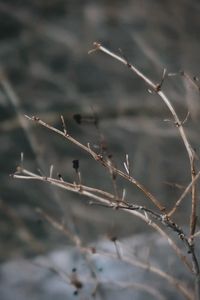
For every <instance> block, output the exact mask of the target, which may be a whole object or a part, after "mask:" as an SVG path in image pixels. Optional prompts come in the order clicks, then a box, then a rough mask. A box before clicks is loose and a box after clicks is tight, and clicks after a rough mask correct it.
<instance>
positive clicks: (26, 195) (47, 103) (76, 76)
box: [0, 0, 200, 261]
mask: <svg viewBox="0 0 200 300" xmlns="http://www.w3.org/2000/svg"><path fill="white" fill-rule="evenodd" d="M199 16H200V5H199V1H195V0H193V1H186V0H178V1H170V0H168V1H153V0H151V1H150V0H146V1H145V0H143V1H130V0H129V1H128V0H127V1H123V2H122V1H111V0H110V1H89V0H85V1H70V0H68V1H67V0H65V1H64V0H56V1H54V0H51V1H44V0H43V1H39V0H38V1H37V0H35V1H0V68H1V75H0V76H1V78H2V83H1V87H0V145H1V147H0V176H1V177H0V180H1V190H0V197H1V202H0V214H1V218H0V242H1V247H0V259H1V261H4V260H8V259H9V258H14V257H24V256H25V257H26V256H35V255H36V254H40V253H43V252H46V251H47V250H50V249H52V248H59V247H61V246H62V245H63V244H68V243H69V241H68V240H67V239H66V238H63V236H62V234H60V233H59V232H57V231H55V230H54V229H52V227H51V226H50V225H49V224H47V223H46V222H45V221H43V220H41V218H40V217H39V216H38V214H37V213H36V212H35V208H36V207H41V208H43V209H44V210H45V211H46V212H47V213H49V214H50V215H52V216H53V217H55V218H56V219H57V220H59V221H63V222H65V224H66V226H68V227H70V228H71V229H72V230H75V232H76V233H78V234H79V235H80V237H81V239H83V240H84V241H85V242H87V241H92V240H96V239H98V238H99V237H101V236H105V235H108V234H109V235H113V234H114V235H117V236H118V237H119V238H121V237H123V236H128V235H132V234H134V233H135V232H137V233H138V232H141V231H146V230H149V229H148V227H147V226H146V225H144V224H143V223H141V222H140V221H138V220H137V219H133V218H132V217H129V216H127V215H126V214H124V213H121V212H119V211H109V210H108V209H105V208H102V207H98V206H89V205H88V200H87V199H85V198H82V197H78V196H76V195H73V194H72V193H68V192H63V191H60V190H58V189H56V188H53V189H52V188H51V187H49V186H48V185H46V184H44V183H39V182H29V181H28V182H27V181H26V182H22V181H19V180H13V179H11V178H9V174H11V173H13V172H14V171H15V168H16V166H17V165H18V164H19V162H20V153H21V152H24V157H25V160H24V164H25V167H26V168H28V169H30V170H33V171H35V172H37V170H38V169H40V170H41V172H42V174H48V173H49V168H50V165H51V164H53V165H54V169H55V171H54V174H55V176H56V174H57V173H61V174H62V176H63V178H65V179H66V180H69V181H72V182H73V181H74V180H75V178H76V176H75V174H74V170H73V168H72V160H73V159H80V170H81V175H82V180H83V182H84V183H85V184H88V185H90V186H93V187H95V186H96V187H99V188H102V189H106V190H108V191H113V188H112V181H111V180H110V176H109V174H108V172H107V171H105V170H104V168H103V167H101V166H100V165H98V164H97V163H96V162H93V161H92V160H91V159H90V158H88V156H87V154H85V153H83V152H82V151H81V150H80V149H78V148H77V147H76V146H74V145H71V144H70V143H68V142H66V141H64V140H62V138H60V137H58V136H56V135H55V134H53V133H51V132H50V131H48V130H46V129H44V128H41V127H39V126H35V125H34V124H32V123H30V122H28V121H27V120H25V118H24V114H28V115H37V116H39V117H40V118H42V119H43V120H45V121H46V122H48V123H50V124H52V125H54V126H56V127H58V128H61V122H60V115H61V114H62V115H64V117H65V120H66V123H67V126H68V129H69V132H70V133H71V134H72V136H74V137H75V138H77V139H78V140H80V141H82V142H83V143H87V142H90V144H91V145H92V146H95V145H98V143H99V138H100V137H99V132H98V131H97V130H96V128H95V126H93V125H92V124H85V123H84V124H82V125H79V124H77V123H76V122H75V121H74V118H73V115H74V114H77V113H78V114H79V113H81V114H83V116H93V114H94V113H95V114H96V115H97V116H98V118H99V128H100V132H101V134H102V135H103V136H104V138H105V140H106V143H107V145H108V151H109V153H111V154H112V155H113V160H114V162H115V163H116V165H117V166H118V167H119V168H121V169H123V161H124V158H125V154H126V153H128V154H129V158H130V162H131V166H132V172H133V174H134V176H135V177H136V178H137V179H138V180H140V181H141V182H142V183H144V184H145V185H146V186H147V187H148V188H149V190H150V191H151V192H152V193H154V194H155V195H156V196H157V197H158V198H159V199H161V202H162V203H163V204H165V205H166V206H167V207H168V208H170V207H172V206H173V203H175V200H176V199H177V198H178V196H179V195H180V194H181V193H182V190H181V189H177V188H174V187H172V186H170V185H169V184H167V182H170V183H178V184H180V185H182V186H183V187H184V186H186V185H187V184H188V183H189V181H190V174H189V165H188V159H187V155H186V151H185V149H184V147H183V144H182V141H181V139H180V137H179V135H178V133H177V129H176V128H175V127H174V125H173V123H172V122H164V119H169V118H171V116H170V114H169V112H168V110H167V108H166V107H165V105H164V104H163V103H162V102H161V100H160V99H159V98H158V97H157V96H156V95H151V94H149V93H148V91H147V87H146V85H145V84H144V83H143V82H142V81H141V80H140V79H138V78H137V77H136V76H135V75H134V74H132V73H130V72H129V71H128V70H127V69H126V68H125V67H124V66H122V65H120V64H119V63H118V62H116V61H114V60H112V59H111V58H109V57H107V56H106V55H103V54H101V53H95V54H92V55H88V53H87V52H88V50H90V49H91V48H92V43H93V42H94V41H101V42H102V43H103V44H105V46H107V47H109V48H110V49H112V50H114V51H116V52H118V49H119V48H121V49H122V50H123V53H124V54H125V55H126V57H127V58H128V59H129V61H131V62H132V63H134V64H135V65H136V66H137V67H138V68H139V69H140V70H142V71H143V72H144V73H145V74H146V75H148V76H149V77H150V78H151V79H152V80H154V82H159V81H160V79H161V76H162V72H163V68H167V70H168V72H172V73H173V72H179V71H180V70H185V71H186V72H187V73H188V74H189V75H190V76H198V75H199V62H200V61H199V53H200V51H199V29H200V24H199ZM163 88H164V90H165V91H166V94H167V95H168V96H169V98H170V99H171V101H172V103H173V105H174V106H175V107H176V109H177V112H178V114H179V116H180V118H181V119H182V120H183V119H184V118H185V116H186V114H187V112H188V110H189V111H190V117H189V119H188V122H187V123H186V124H185V128H186V132H187V134H188V136H189V138H190V141H191V143H192V145H193V146H194V147H195V149H196V151H197V155H198V153H199V115H200V109H199V100H200V99H199V91H198V90H197V89H195V88H194V87H193V86H192V85H191V84H190V83H189V82H188V81H187V80H185V79H184V78H182V77H181V76H177V77H170V78H167V79H166V81H165V82H164V86H163ZM8 91H9V92H10V93H11V92H12V94H11V95H10V94H8ZM117 183H118V189H119V193H122V190H123V188H126V190H127V199H129V201H131V202H133V203H141V204H145V205H148V206H149V207H151V204H149V202H148V201H147V200H146V199H145V197H144V196H143V195H142V194H141V193H140V192H139V191H138V190H137V189H136V188H135V187H133V186H131V185H130V184H127V183H126V182H124V181H123V180H121V179H119V178H117ZM187 200H188V201H187ZM189 212H190V203H189V198H188V199H186V200H185V202H184V204H183V205H182V206H181V209H180V211H179V212H178V213H177V214H176V220H177V221H178V222H179V223H180V224H183V223H184V224H185V223H186V224H188V218H189Z"/></svg>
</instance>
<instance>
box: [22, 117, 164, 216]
mask: <svg viewBox="0 0 200 300" xmlns="http://www.w3.org/2000/svg"><path fill="white" fill-rule="evenodd" d="M25 117H26V118H27V119H29V120H31V121H34V122H36V123H38V124H40V125H42V126H44V127H46V128H48V129H49V130H51V131H54V132H56V133H57V134H59V135H61V136H63V137H64V138H66V139H67V140H68V141H70V142H71V143H73V144H75V145H77V146H78V147H79V148H81V149H82V150H84V151H86V152H87V153H89V154H90V155H91V156H92V157H93V158H94V159H95V160H96V161H97V162H100V163H101V164H102V165H103V166H104V167H106V168H107V169H108V170H112V172H113V173H115V174H118V175H119V176H121V177H123V178H124V179H126V180H128V181H129V182H131V183H132V184H134V185H135V186H137V188H138V189H140V190H141V191H142V192H143V193H144V194H145V196H146V197H147V198H148V199H150V200H151V202H153V203H154V205H155V206H156V207H157V208H158V209H159V210H161V211H165V207H164V206H162V205H161V204H160V202H159V201H158V199H156V197H155V196H154V195H152V194H151V193H150V192H149V191H148V190H147V188H146V187H145V186H144V185H142V184H141V183H140V182H138V181H137V180H136V179H135V178H133V177H132V176H130V175H128V174H126V173H124V172H123V171H121V170H119V169H117V168H116V167H115V166H113V165H110V163H109V162H108V161H107V160H105V159H104V158H103V157H102V155H99V154H97V153H96V152H94V151H93V150H92V149H91V147H89V146H88V145H87V146H85V145H83V144H82V143H80V142H79V141H77V140H76V139H75V138H73V137H72V136H70V135H69V133H66V132H63V131H61V130H59V129H57V128H55V127H53V126H51V125H49V124H47V123H45V122H44V121H42V120H41V119H39V118H38V117H35V116H33V117H29V116H27V115H25Z"/></svg>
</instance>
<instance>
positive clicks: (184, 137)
mask: <svg viewBox="0 0 200 300" xmlns="http://www.w3.org/2000/svg"><path fill="white" fill-rule="evenodd" d="M94 50H96V51H97V50H99V51H102V52H104V53H106V54H108V55H109V56H111V57H113V58H114V59H116V60H118V61H120V62H121V63H123V64H124V65H125V66H127V67H128V68H129V69H130V70H131V71H132V72H133V73H135V74H136V75H137V76H138V77H140V78H141V79H142V80H143V81H144V82H145V83H146V84H147V85H148V86H149V87H150V88H151V89H152V90H153V91H154V92H155V93H157V94H158V95H159V96H160V97H161V99H162V100H163V101H164V103H165V104H166V105H167V107H168V109H169V111H170V112H171V114H172V116H173V118H174V123H175V125H176V127H177V128H178V130H179V132H180V136H181V138H182V140H183V143H184V145H185V148H186V150H187V154H188V157H189V162H190V169H191V177H192V181H193V180H194V177H195V175H196V171H195V164H194V159H195V153H194V150H193V149H192V147H191V145H190V143H189V141H188V138H187V135H186V133H185V130H184V128H183V123H182V122H181V121H180V119H179V117H178V115H177V113H176V111H175V109H174V107H173V105H172V104H171V102H170V100H169V99H168V97H167V96H166V95H165V93H164V92H163V91H162V89H161V88H162V84H163V80H164V78H165V73H166V71H165V72H164V73H163V74H164V75H163V77H162V81H161V83H160V84H155V83H153V81H152V80H150V79H149V78H148V77H147V76H145V75H144V74H143V73H142V72H140V71H139V70H138V69H137V68H136V67H135V66H134V65H132V64H130V62H128V61H127V59H125V58H124V57H121V56H119V55H117V54H115V53H113V52H112V51H110V50H108V49H107V48H105V47H104V46H102V45H101V44H100V43H97V42H95V43H94ZM89 53H91V51H90V52H89ZM196 206H197V195H196V185H195V184H193V186H192V209H191V217H190V234H191V235H193V234H194V232H195V227H196ZM198 273H199V271H198Z"/></svg>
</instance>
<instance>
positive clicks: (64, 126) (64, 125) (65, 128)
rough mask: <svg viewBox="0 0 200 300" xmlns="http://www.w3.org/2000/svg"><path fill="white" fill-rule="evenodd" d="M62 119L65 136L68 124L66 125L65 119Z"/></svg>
mask: <svg viewBox="0 0 200 300" xmlns="http://www.w3.org/2000/svg"><path fill="white" fill-rule="evenodd" d="M60 118H61V121H62V126H63V132H64V135H67V127H66V124H65V120H64V117H63V116H62V115H61V116H60Z"/></svg>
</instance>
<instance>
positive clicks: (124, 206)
mask: <svg viewBox="0 0 200 300" xmlns="http://www.w3.org/2000/svg"><path fill="white" fill-rule="evenodd" d="M96 51H101V52H104V53H105V54H107V55H109V56H111V57H113V58H114V59H116V60H117V61H120V62H121V63H123V64H124V65H125V66H127V67H128V69H130V70H131V71H132V72H133V73H134V74H136V75H137V76H139V77H140V78H141V79H142V80H143V81H144V82H145V83H146V84H147V85H148V87H149V88H150V89H151V90H152V91H153V92H154V93H157V94H158V95H159V96H160V98H161V99H162V100H163V101H164V103H165V105H166V106H167V108H168V109H169V111H170V113H171V115H172V117H173V120H174V124H175V126H176V127H177V129H178V131H179V133H180V137H181V139H182V141H183V144H184V146H185V149H186V152H187V155H188V160H189V163H190V173H191V182H190V183H189V184H188V186H187V187H186V189H185V190H184V191H183V193H182V195H181V197H180V198H179V199H178V200H177V201H176V202H175V204H174V207H173V208H172V209H171V210H170V211H169V212H167V211H166V208H165V207H163V205H161V203H160V201H159V199H157V198H156V197H155V196H154V195H153V194H152V193H151V192H150V191H149V190H148V189H147V188H146V187H145V186H144V185H143V184H142V183H141V182H139V181H138V180H137V179H136V178H135V177H133V176H131V175H130V166H129V160H128V155H126V160H125V162H124V168H125V171H122V170H120V169H118V168H117V167H115V166H114V165H113V164H112V163H111V162H110V160H109V159H108V158H104V157H103V155H102V154H99V153H97V152H95V151H94V150H93V149H91V147H90V144H89V143H88V144H87V145H84V144H82V143H81V142H79V141H78V140H76V139H75V138H74V137H72V136H71V135H70V134H69V133H68V131H67V126H66V124H65V121H64V118H63V116H61V122H62V126H63V130H59V129H57V128H55V127H53V126H51V125H50V124H47V123H45V122H44V121H43V120H41V119H40V118H38V117H36V116H33V117H29V116H26V118H27V119H29V120H30V121H33V122H35V123H37V124H39V125H41V126H43V127H46V128H47V129H49V130H50V131H52V132H55V133H56V134H58V135H60V136H62V137H63V138H64V139H66V140H67V141H69V142H71V143H73V144H74V145H76V146H78V147H79V148H80V149H82V150H83V151H85V152H87V153H88V155H89V156H91V157H92V158H93V159H94V160H95V161H96V162H98V163H99V164H101V165H102V166H103V167H105V168H106V169H107V170H108V171H109V173H112V174H117V175H119V176H121V177H122V178H124V179H125V180H127V181H129V182H130V183H131V184H133V185H134V186H135V187H137V188H138V189H139V190H140V191H141V192H142V193H143V194H144V196H145V197H147V198H148V199H149V200H150V201H151V202H152V203H153V204H154V206H155V209H149V208H147V207H144V206H141V205H138V204H131V203H130V202H129V201H127V200H125V194H124V193H123V196H122V198H120V197H119V196H118V193H116V192H115V193H114V194H112V193H108V192H106V191H104V190H101V189H96V188H92V187H89V186H85V185H83V184H82V183H81V181H80V180H79V182H78V183H70V182H66V181H65V180H63V178H62V177H61V176H60V177H59V179H56V178H53V177H52V168H51V169H50V176H40V175H38V174H35V173H32V172H30V171H29V170H26V169H25V168H24V167H23V163H22V164H21V166H19V167H18V168H17V171H16V172H15V173H14V174H13V177H14V178H18V179H25V180H39V181H43V182H47V183H49V184H51V185H55V186H57V187H60V188H62V189H66V190H68V191H71V192H74V193H78V194H80V195H84V196H87V197H88V198H90V199H91V202H90V203H91V204H95V205H97V204H98V205H103V206H105V207H108V208H112V209H119V210H123V211H126V212H127V213H129V214H132V215H134V216H137V217H139V218H140V219H142V220H143V221H144V222H145V223H146V224H147V225H148V226H151V227H152V228H153V229H154V230H156V231H157V232H159V234H161V235H162V236H163V237H164V238H165V239H166V240H167V241H168V243H169V245H170V246H171V247H172V248H173V250H174V251H175V253H176V255H177V256H178V257H179V258H180V260H181V262H182V263H183V264H184V265H185V266H186V268H187V269H188V271H189V272H191V274H193V276H194V286H195V292H194V294H193V293H192V292H191V291H188V289H187V288H185V286H184V284H183V283H180V282H178V281H177V280H176V279H174V278H173V277H171V276H170V275H168V274H167V273H165V272H163V271H161V270H159V269H155V268H154V267H152V266H148V270H150V271H152V272H156V273H157V274H158V275H159V276H161V277H164V278H165V279H167V280H168V281H169V282H170V283H171V284H172V285H174V284H175V286H176V288H177V290H178V291H179V292H181V293H182V295H184V297H185V298H186V299H190V300H192V299H195V300H200V268H199V261H198V259H197V256H196V248H195V238H196V237H197V236H198V235H199V232H197V233H195V231H196V220H197V216H196V210H197V191H196V182H197V180H198V179H199V177H200V171H199V172H197V173H196V167H195V152H194V150H193V148H192V146H191V145H190V142H189V140H188V137H187V135H186V133H185V130H184V126H183V125H184V122H181V121H180V119H179V117H178V115H177V113H176V111H175V109H174V107H173V105H172V104H171V102H170V100H169V98H168V97H167V96H166V95H165V93H164V92H163V91H162V84H163V82H164V80H165V76H166V70H164V72H163V76H162V80H161V82H160V83H159V84H155V83H153V82H152V80H150V79H149V78H148V77H146V76H145V75H144V74H143V73H142V72H141V71H139V70H138V69H137V68H136V67H135V66H134V65H132V64H130V63H129V62H128V61H127V59H126V58H124V57H122V56H120V55H118V54H115V53H113V52H111V51H110V50H108V49H107V48H105V47H103V46H102V45H101V44H100V43H96V42H95V43H94V49H92V50H91V51H89V53H92V52H96ZM79 175H80V174H79ZM79 178H80V176H79ZM189 192H191V194H192V196H191V214H190V225H189V227H190V234H189V236H187V235H186V234H185V232H184V231H183V229H182V228H181V227H180V226H179V225H178V224H177V223H176V222H175V221H174V220H173V219H172V216H173V214H174V213H175V211H176V210H177V209H178V208H179V206H180V204H181V202H182V201H183V199H184V198H185V196H186V195H187V194H188V193H189ZM43 217H44V218H45V219H46V220H47V221H48V222H50V223H51V224H52V226H54V227H56V228H57V229H58V230H60V231H62V232H63V233H64V234H65V235H67V236H68V237H70V239H71V240H72V241H73V242H74V243H75V245H76V246H77V247H79V248H80V249H82V250H83V249H84V251H88V249H87V248H83V247H82V245H81V241H80V239H79V238H78V237H77V236H73V235H72V234H71V233H70V232H69V231H68V230H66V229H64V227H63V226H62V225H59V224H58V223H56V222H55V221H53V219H52V218H50V217H49V216H48V215H46V214H44V213H43ZM168 230H170V231H171V232H174V233H175V234H176V235H177V237H178V238H179V239H180V240H181V241H182V242H183V244H184V245H185V246H186V248H187V255H185V254H184V253H183V251H182V250H181V249H180V248H179V247H178V246H177V245H176V243H175V241H174V240H173V239H172V238H171V237H170V236H169V234H168V233H167V232H168ZM104 255H108V254H106V253H104ZM114 257H115V258H116V257H117V258H118V259H119V255H116V256H114ZM120 259H122V260H124V261H126V260H127V262H128V263H129V264H133V265H135V264H136V262H133V261H131V259H128V258H126V257H122V258H121V257H120ZM139 265H140V263H139ZM140 267H142V268H146V267H145V266H142V265H140Z"/></svg>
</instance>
